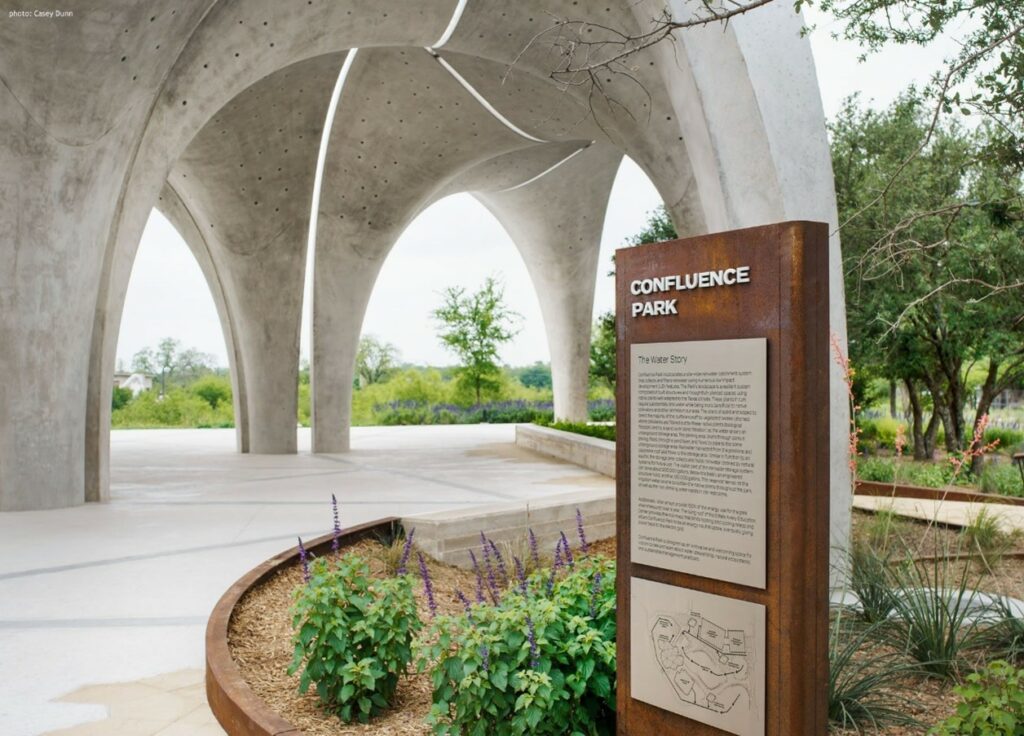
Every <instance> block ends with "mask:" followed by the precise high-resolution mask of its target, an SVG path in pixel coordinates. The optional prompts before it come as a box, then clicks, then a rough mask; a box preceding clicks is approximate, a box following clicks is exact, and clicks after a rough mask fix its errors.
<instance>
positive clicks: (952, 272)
mask: <svg viewBox="0 0 1024 736" xmlns="http://www.w3.org/2000/svg"><path fill="white" fill-rule="evenodd" d="M830 128H831V133H832V159H833V169H834V171H835V177H836V196H837V201H838V204H839V210H840V220H841V221H845V222H846V223H847V224H846V225H845V226H844V228H843V231H842V236H843V254H844V255H843V258H844V266H845V277H846V291H847V295H848V300H847V303H848V307H847V309H848V323H849V333H850V354H851V359H852V360H853V362H854V364H855V365H857V366H862V367H865V368H868V369H869V370H875V371H877V372H878V374H880V375H882V376H883V377H885V378H887V379H889V380H895V381H899V382H900V383H902V384H903V385H904V386H905V388H906V389H907V392H908V394H909V397H910V403H911V407H912V414H913V420H914V427H913V436H914V454H915V457H918V458H924V457H927V456H930V455H931V453H932V451H933V449H934V439H935V437H936V436H937V432H938V427H939V425H940V424H941V425H942V426H943V427H944V428H945V434H946V447H947V449H948V450H950V451H959V450H962V449H963V448H964V446H965V442H966V439H967V438H968V436H969V435H970V434H971V432H970V431H969V427H970V428H973V427H977V426H978V424H979V422H980V420H981V417H982V416H983V415H984V414H985V413H987V412H988V410H989V409H990V407H991V404H992V401H993V400H994V398H995V396H996V395H998V393H999V392H1001V391H1002V390H1003V389H1005V388H1006V387H1008V386H1009V385H1012V383H1013V382H1014V381H1019V380H1020V378H1021V376H1022V374H1024V299H1022V298H1021V294H1022V291H1024V249H1022V248H1021V240H1022V239H1024V186H1022V182H1021V178H1020V174H1019V173H1018V172H1016V171H1015V169H1014V167H1012V166H1010V165H1008V164H1006V163H1005V162H1003V161H1000V160H996V159H993V158H992V157H991V156H990V155H989V151H990V147H989V144H990V142H991V136H992V132H991V131H990V130H989V129H988V127H987V126H982V127H981V128H979V129H978V130H976V131H970V130H967V129H965V128H964V127H962V126H960V125H957V124H956V123H955V122H943V123H940V124H938V125H935V124H934V123H933V120H932V117H931V113H930V111H929V110H928V108H927V104H926V102H925V101H924V100H923V99H922V98H921V97H920V95H918V94H916V93H914V92H913V91H911V92H909V93H908V94H906V95H904V96H903V97H902V98H900V99H899V100H897V102H896V103H894V104H893V105H892V106H891V107H890V108H889V109H887V110H885V111H882V112H877V111H872V110H864V109H862V108H861V107H860V105H859V103H858V101H857V100H856V99H852V100H850V101H848V103H847V104H846V106H845V107H844V109H843V110H842V112H841V113H840V115H839V116H838V118H837V119H836V120H835V121H834V122H833V124H832V125H831V126H830ZM976 365H980V366H984V368H985V380H984V382H983V385H982V389H981V396H980V399H979V401H978V404H977V407H976V410H975V416H974V418H973V422H971V423H970V424H968V423H967V421H966V420H965V419H964V416H963V413H964V409H965V407H966V405H967V402H968V398H969V390H968V389H969V386H968V383H967V376H968V373H969V372H970V371H971V369H972V367H974V366H976ZM929 403H930V405H931V411H932V416H931V418H930V419H929V420H928V421H927V423H925V419H924V412H925V409H926V408H927V407H928V404H929Z"/></svg>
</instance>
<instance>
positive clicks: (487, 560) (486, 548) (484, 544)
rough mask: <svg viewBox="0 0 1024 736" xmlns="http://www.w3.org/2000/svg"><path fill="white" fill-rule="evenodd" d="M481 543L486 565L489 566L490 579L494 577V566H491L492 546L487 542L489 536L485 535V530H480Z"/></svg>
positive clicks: (488, 575)
mask: <svg viewBox="0 0 1024 736" xmlns="http://www.w3.org/2000/svg"><path fill="white" fill-rule="evenodd" d="M480 545H481V546H482V547H483V550H484V567H485V568H487V577H488V579H490V578H493V577H494V568H493V567H491V546H490V545H489V544H488V543H487V537H485V536H484V533H483V532H480Z"/></svg>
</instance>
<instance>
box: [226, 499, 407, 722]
mask: <svg viewBox="0 0 1024 736" xmlns="http://www.w3.org/2000/svg"><path fill="white" fill-rule="evenodd" d="M398 523H399V519H398V518H397V517H393V516H392V517H388V518H386V519H380V520H378V521H371V522H369V523H367V524H361V525H359V526H355V527H352V528H350V529H346V530H345V531H344V532H343V533H342V536H341V544H342V545H343V546H348V545H351V544H353V543H355V542H358V541H361V540H363V539H367V538H369V537H371V536H373V535H375V534H380V533H383V532H391V531H393V529H394V527H395V526H396V525H397V524H398ZM332 538H333V535H332V534H325V535H324V536H322V537H317V538H316V539H314V540H312V541H311V542H310V543H309V544H308V545H307V549H308V550H309V552H311V553H312V554H316V555H322V554H325V553H326V552H328V551H330V548H331V541H332ZM298 562H299V550H298V547H293V548H292V549H289V550H286V551H284V552H281V553H280V554H278V555H275V556H274V557H271V558H270V559H269V560H267V561H266V562H263V563H261V564H260V565H258V566H257V567H255V568H253V569H252V570H250V571H249V572H247V573H246V574H245V575H243V576H242V577H241V578H240V579H239V580H238V581H237V582H236V583H235V584H234V585H232V586H231V587H230V588H228V589H227V591H226V592H225V593H224V595H222V596H221V598H220V600H219V601H217V605H216V606H214V607H213V613H211V614H210V620H209V622H208V623H207V625H206V699H207V701H208V702H209V704H210V710H212V711H213V715H214V716H215V717H216V718H217V721H218V722H219V723H220V725H221V727H222V728H223V729H224V730H225V731H227V732H228V734H229V736H302V731H301V730H299V729H298V728H296V727H295V726H293V725H292V724H290V723H289V722H288V721H286V720H285V719H284V718H282V717H281V716H280V715H278V714H277V713H276V712H274V711H273V710H272V709H271V708H270V707H269V706H268V705H267V704H266V703H264V702H263V701H262V700H261V699H260V698H259V697H257V696H256V694H255V693H254V692H253V691H252V690H251V689H250V688H249V685H248V684H247V683H246V682H245V680H244V679H243V678H242V673H241V672H240V671H239V669H238V666H237V665H236V664H235V660H234V659H233V658H232V657H231V650H230V648H229V647H228V629H229V627H230V625H231V616H232V615H233V614H234V610H235V606H237V605H238V602H239V601H240V600H242V598H243V597H244V596H245V594H246V593H248V592H249V591H250V590H251V589H252V588H255V587H256V586H258V585H260V584H261V583H263V582H264V581H266V580H268V579H269V578H270V577H272V576H273V575H275V574H276V573H278V572H279V571H281V570H283V569H285V568H288V567H291V566H292V565H296V564H298Z"/></svg>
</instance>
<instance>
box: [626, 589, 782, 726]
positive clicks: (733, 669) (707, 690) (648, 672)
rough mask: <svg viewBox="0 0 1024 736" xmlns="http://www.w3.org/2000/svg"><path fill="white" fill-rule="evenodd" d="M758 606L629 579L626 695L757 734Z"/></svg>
mask: <svg viewBox="0 0 1024 736" xmlns="http://www.w3.org/2000/svg"><path fill="white" fill-rule="evenodd" d="M766 640H767V634H766V632H765V607H764V606H763V605H761V604H758V603H751V602H749V601H744V600H739V599H736V598H726V597H724V596H719V595H712V594H711V593H704V592H702V591H699V590H692V589H689V588H682V587H678V586H675V585H665V584H664V583H656V582H654V581H653V580H644V579H643V578H637V577H632V578H630V643H629V651H630V661H631V666H630V695H631V696H632V697H633V698H635V699H636V700H642V701H643V702H645V703H650V704H651V705H655V706H657V707H659V708H664V709H665V710H668V711H672V712H673V713H678V714H679V715H681V716H685V717H686V718H689V719H692V720H694V721H699V722H701V723H706V724H708V725H710V726H714V727H715V728H718V729H721V730H722V731H727V732H729V733H733V734H737V736H764V733H765V722H764V698H765V642H766Z"/></svg>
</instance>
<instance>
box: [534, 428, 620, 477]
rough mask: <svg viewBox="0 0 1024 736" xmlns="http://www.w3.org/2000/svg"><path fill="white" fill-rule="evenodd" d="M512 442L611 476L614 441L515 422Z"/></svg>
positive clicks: (613, 465) (613, 469)
mask: <svg viewBox="0 0 1024 736" xmlns="http://www.w3.org/2000/svg"><path fill="white" fill-rule="evenodd" d="M516 445H518V446H519V447H522V448H525V449H527V450H533V451H534V452H539V453H540V454H542V455H550V456H551V457H557V458H558V459H559V460H567V461H569V462H570V463H575V464H576V465H581V466H582V467H584V468H588V469H589V470H593V471H594V472H595V473H600V474H601V475H607V476H608V477H609V478H614V477H615V443H614V442H611V441H609V440H601V439H598V438H597V437H587V436H586V435H583V434H577V433H575V432H563V431H561V430H559V429H551V428H550V427H541V426H538V425H536V424H517V425H516Z"/></svg>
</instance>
